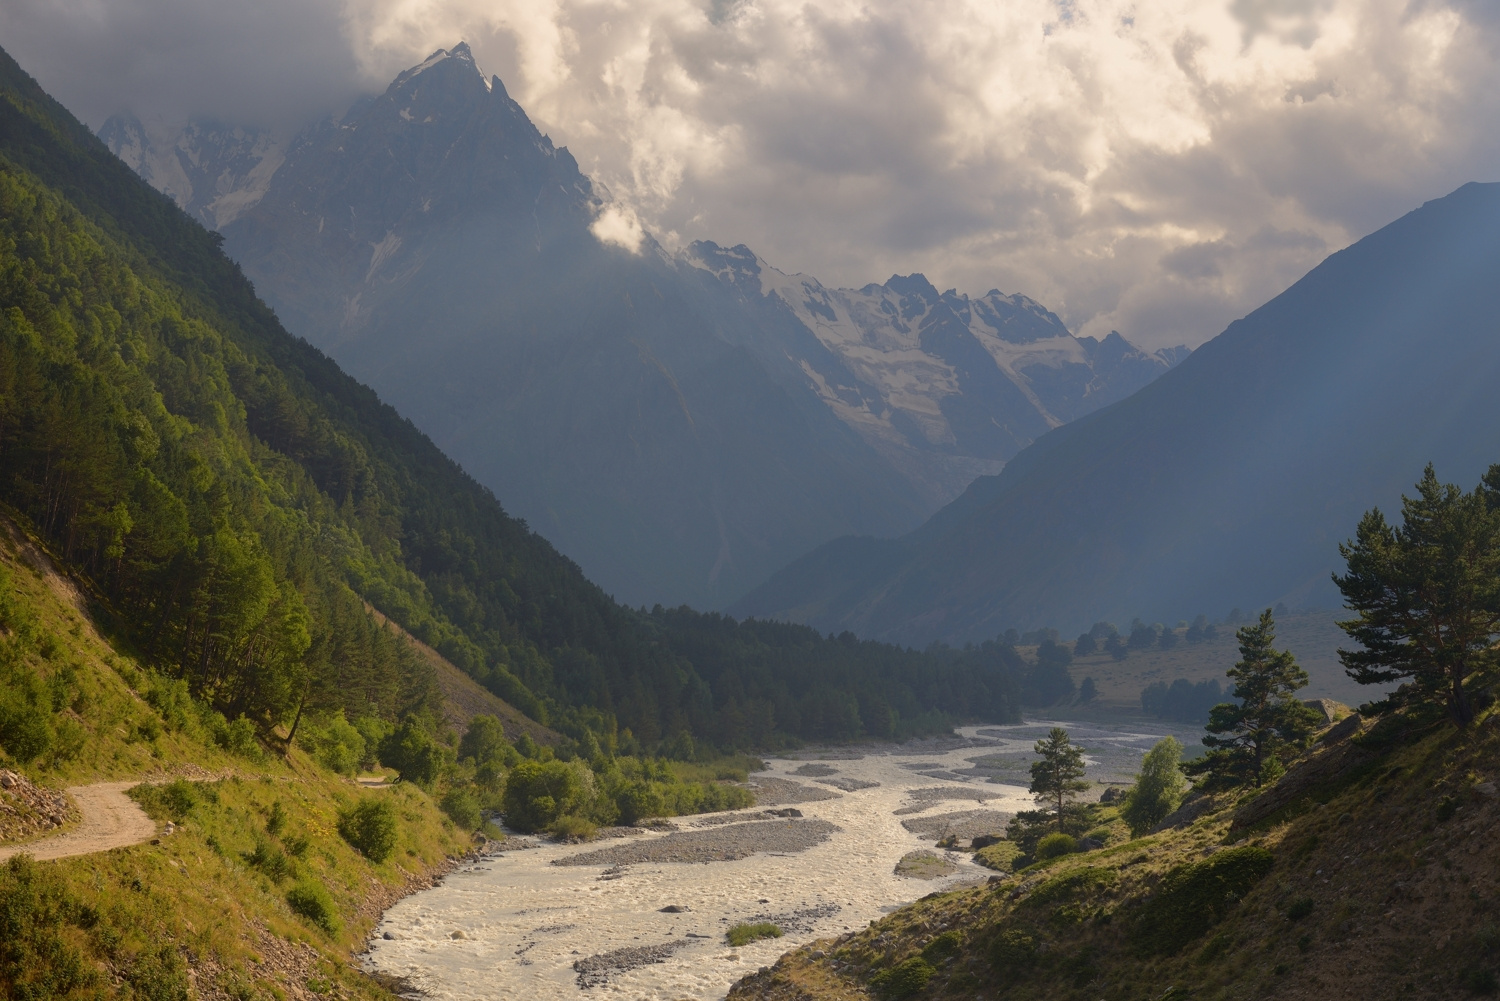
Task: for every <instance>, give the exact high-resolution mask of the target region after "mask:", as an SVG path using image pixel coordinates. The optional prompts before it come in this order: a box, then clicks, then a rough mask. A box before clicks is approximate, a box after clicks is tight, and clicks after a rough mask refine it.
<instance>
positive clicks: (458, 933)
mask: <svg viewBox="0 0 1500 1001" xmlns="http://www.w3.org/2000/svg"><path fill="white" fill-rule="evenodd" d="M448 937H449V938H455V939H457V938H468V937H469V936H467V935H465V934H464V933H463V929H459V930H458V931H455V932H450V933H449V935H448Z"/></svg>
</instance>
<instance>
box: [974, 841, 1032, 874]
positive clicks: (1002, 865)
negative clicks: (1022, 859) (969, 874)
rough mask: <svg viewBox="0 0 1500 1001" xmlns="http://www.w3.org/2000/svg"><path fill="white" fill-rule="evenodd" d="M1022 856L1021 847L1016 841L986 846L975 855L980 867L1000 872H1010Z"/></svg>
mask: <svg viewBox="0 0 1500 1001" xmlns="http://www.w3.org/2000/svg"><path fill="white" fill-rule="evenodd" d="M1020 854H1021V849H1020V847H1019V846H1018V845H1017V844H1016V843H1015V842H1014V841H997V842H995V843H994V844H992V845H985V846H984V847H983V848H981V849H979V851H977V852H975V853H974V861H975V862H978V863H979V864H980V865H982V866H984V867H986V868H988V869H994V870H996V871H998V872H1010V871H1011V863H1012V862H1014V861H1015V860H1016V858H1018V857H1019V856H1020Z"/></svg>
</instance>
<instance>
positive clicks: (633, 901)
mask: <svg viewBox="0 0 1500 1001" xmlns="http://www.w3.org/2000/svg"><path fill="white" fill-rule="evenodd" d="M1053 725H1061V726H1065V727H1067V729H1068V730H1069V732H1070V734H1071V735H1072V737H1073V739H1074V741H1075V742H1076V743H1079V744H1081V745H1082V746H1083V747H1084V748H1085V749H1086V751H1087V752H1088V754H1087V760H1088V763H1089V775H1088V777H1089V778H1092V779H1096V780H1099V781H1124V780H1128V778H1129V777H1130V775H1131V773H1132V772H1134V771H1135V770H1136V769H1137V768H1138V767H1139V763H1140V756H1141V754H1142V753H1143V752H1144V751H1145V750H1147V749H1148V748H1149V747H1150V746H1151V744H1152V743H1153V742H1155V741H1156V740H1158V739H1160V738H1161V737H1162V736H1163V735H1165V734H1166V733H1168V732H1172V733H1175V734H1176V735H1177V736H1178V738H1179V739H1181V740H1183V741H1184V743H1188V742H1189V741H1195V740H1196V736H1197V733H1198V731H1192V732H1189V731H1187V730H1186V728H1183V727H1174V726H1170V725H1169V726H1166V727H1163V728H1160V729H1158V728H1156V727H1146V726H1143V725H1137V726H1134V727H1133V728H1123V727H1112V726H1110V725H1107V724H1096V723H1088V724H1082V723H1068V722H1060V723H1053V722H1051V721H1028V722H1026V723H1023V724H1020V725H1016V726H982V727H965V728H962V729H961V730H959V731H958V733H957V734H956V735H955V736H954V737H951V738H941V739H935V740H924V741H913V742H909V743H906V744H901V745H886V746H878V745H877V746H866V747H860V748H852V749H851V748H838V749H824V750H806V749H804V750H801V751H799V752H797V754H798V758H796V759H791V758H776V759H772V760H770V761H769V762H768V764H769V766H770V767H769V770H768V771H765V772H757V773H756V774H754V775H752V776H751V781H752V782H755V783H759V784H760V785H761V786H762V791H761V793H760V794H759V799H760V802H759V803H758V804H757V806H756V807H755V808H754V809H751V810H743V811H738V812H737V813H734V814H730V815H723V814H720V815H705V816H698V817H679V818H675V820H674V824H675V826H676V827H677V829H678V830H677V832H675V833H663V832H655V831H653V832H650V833H641V834H634V835H630V836H628V837H623V838H607V839H601V840H598V841H595V842H592V843H590V844H585V845H560V844H552V843H549V842H532V841H531V840H530V839H521V840H522V843H528V844H531V843H534V844H535V845H536V847H530V848H525V849H516V850H511V851H506V852H504V853H501V854H497V855H492V856H489V857H486V858H485V859H483V860H481V861H479V862H477V863H475V864H473V865H471V866H469V867H467V868H464V869H461V870H458V871H456V872H454V873H452V874H450V875H449V876H448V877H447V878H446V879H445V880H444V881H443V882H442V883H441V884H439V885H438V886H436V887H434V888H432V889H430V890H426V891H424V892H422V893H418V894H416V895H414V896H411V897H408V898H406V899H405V900H402V901H401V902H399V903H397V904H396V905H395V906H394V907H392V908H391V909H390V910H389V911H388V912H386V914H385V917H384V919H383V921H382V923H381V924H380V926H379V927H378V928H377V929H376V930H375V937H374V939H373V940H372V941H371V943H370V947H369V950H368V952H367V953H366V955H365V956H364V962H365V964H366V967H367V968H368V969H370V970H372V971H375V972H379V973H383V974H387V975H391V976H394V977H399V978H401V979H402V980H404V981H405V983H406V984H407V985H408V987H409V988H410V990H411V992H413V993H420V994H421V995H424V996H426V997H431V998H439V999H454V1001H463V999H484V1001H490V999H499V998H526V999H527V1001H551V999H567V1001H581V999H583V998H587V997H588V996H589V995H593V996H595V997H613V996H620V997H628V998H632V999H635V998H640V999H660V1001H681V999H689V998H692V999H715V998H722V997H723V996H724V994H725V992H726V991H727V990H728V989H729V986H730V985H731V984H733V983H734V981H736V980H738V979H739V978H740V977H743V976H745V975H746V974H748V973H751V972H753V971H754V970H756V969H757V968H759V967H761V966H766V965H769V964H770V963H773V962H775V960H776V958H777V957H778V956H780V955H781V954H782V953H784V952H787V951H789V950H791V949H795V948H797V947H798V946H800V945H803V944H805V943H807V942H810V941H813V940H814V939H818V938H824V937H828V936H835V935H839V934H842V933H843V932H845V931H848V930H851V929H854V928H859V927H861V926H864V925H866V924H868V923H869V922H870V921H871V920H873V919H875V918H878V917H880V916H881V915H883V914H886V913H889V912H890V911H893V910H895V909H896V908H898V907H900V906H901V905H903V904H906V903H909V902H911V901H913V900H915V899H917V898H918V897H922V896H925V895H926V894H928V893H931V892H933V891H934V890H941V889H945V888H948V887H952V886H955V885H959V884H964V883H975V882H981V881H983V880H984V879H985V878H987V877H988V876H990V875H991V872H990V871H989V870H987V869H984V868H982V867H980V866H978V865H976V864H974V862H973V861H972V860H971V859H972V857H971V856H970V855H969V854H968V853H967V852H945V851H943V850H942V849H935V848H934V847H933V846H934V844H935V843H936V841H937V840H938V839H939V838H941V837H942V836H943V834H944V833H953V834H956V835H958V836H959V837H960V838H961V839H964V841H965V843H966V842H967V839H968V838H970V837H972V836H973V835H974V834H977V833H984V832H986V831H996V832H999V831H1003V829H1004V821H1005V820H1006V819H1008V818H1009V815H1011V814H1013V813H1014V812H1016V811H1018V810H1026V809H1031V808H1032V800H1031V797H1030V796H1029V795H1028V794H1027V792H1026V784H1027V782H1028V781H1029V774H1028V766H1029V764H1030V762H1031V761H1032V760H1034V755H1033V753H1032V745H1033V743H1034V742H1035V741H1036V739H1037V738H1038V737H1040V736H1041V735H1042V734H1044V733H1045V732H1046V729H1047V728H1048V727H1050V726H1053ZM1147 731H1154V732H1147ZM768 802H769V809H771V810H783V811H785V810H788V809H790V810H793V811H796V812H798V813H800V814H801V817H800V818H799V817H796V816H795V815H792V816H770V815H768V813H767V812H766V811H767V807H768ZM512 840H513V841H514V840H516V839H514V838H513V839H512ZM725 845H729V846H731V850H728V851H726V850H725V847H724V846H725ZM918 852H920V853H922V854H925V855H927V856H929V857H928V858H926V859H922V858H920V857H913V854H912V853H918ZM747 853H748V854H747ZM715 854H718V855H725V854H728V855H736V854H738V855H743V856H744V857H738V858H731V859H727V860H719V861H698V860H697V859H699V858H702V857H705V856H713V855H715ZM903 857H907V859H908V863H907V864H906V865H902V866H901V869H902V870H903V872H904V873H907V874H898V872H897V869H898V864H899V863H901V862H902V859H903ZM683 858H692V859H693V860H691V861H688V860H683V861H678V860H676V859H683ZM554 863H562V864H554ZM664 908H673V910H664ZM760 920H765V921H771V922H773V923H775V924H776V925H778V926H779V927H780V928H782V929H783V931H784V933H785V934H784V935H783V937H781V938H773V939H765V940H762V941H759V942H755V943H752V944H750V945H746V946H742V947H739V948H733V947H731V946H729V945H728V944H727V943H726V940H725V932H726V931H727V930H728V929H729V928H730V927H731V926H733V925H734V924H736V923H738V922H741V921H760Z"/></svg>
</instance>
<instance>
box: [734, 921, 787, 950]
mask: <svg viewBox="0 0 1500 1001" xmlns="http://www.w3.org/2000/svg"><path fill="white" fill-rule="evenodd" d="M781 934H782V932H781V929H780V928H778V927H777V926H776V925H773V924H772V923H771V922H769V921H756V922H754V923H751V922H749V921H741V922H740V923H739V924H737V925H735V926H734V927H733V928H731V929H729V931H727V932H725V933H724V937H725V938H726V939H728V940H729V944H730V945H732V946H734V947H735V948H736V949H738V948H739V947H740V946H742V945H749V944H750V943H751V942H759V941H760V940H761V939H763V938H780V937H781Z"/></svg>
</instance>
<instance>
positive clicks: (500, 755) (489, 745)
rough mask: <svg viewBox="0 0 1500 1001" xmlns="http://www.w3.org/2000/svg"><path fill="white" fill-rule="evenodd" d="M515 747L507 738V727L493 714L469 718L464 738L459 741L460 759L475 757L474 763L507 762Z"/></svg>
mask: <svg viewBox="0 0 1500 1001" xmlns="http://www.w3.org/2000/svg"><path fill="white" fill-rule="evenodd" d="M514 753H515V749H514V748H512V747H511V746H510V744H509V743H508V742H507V741H506V739H505V727H503V726H501V725H500V721H499V720H498V719H496V718H495V717H493V716H485V715H479V716H475V717H474V718H473V719H471V720H469V727H468V729H467V730H465V731H464V737H463V740H461V741H459V742H458V756H459V758H460V759H464V758H473V759H474V764H476V765H483V764H485V763H486V762H492V761H499V762H502V763H503V762H505V761H506V760H507V759H508V757H509V754H514Z"/></svg>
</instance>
